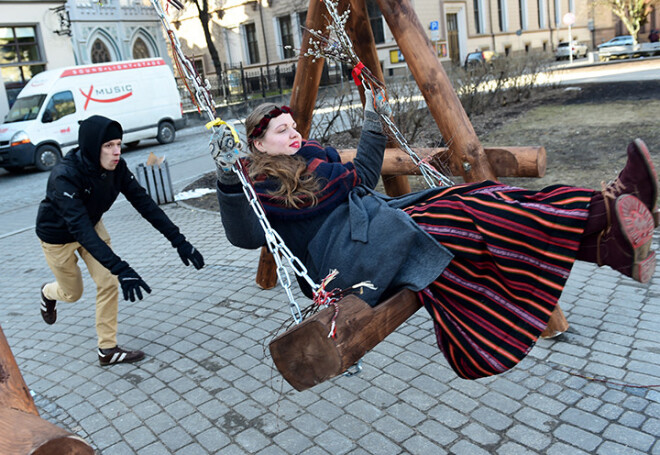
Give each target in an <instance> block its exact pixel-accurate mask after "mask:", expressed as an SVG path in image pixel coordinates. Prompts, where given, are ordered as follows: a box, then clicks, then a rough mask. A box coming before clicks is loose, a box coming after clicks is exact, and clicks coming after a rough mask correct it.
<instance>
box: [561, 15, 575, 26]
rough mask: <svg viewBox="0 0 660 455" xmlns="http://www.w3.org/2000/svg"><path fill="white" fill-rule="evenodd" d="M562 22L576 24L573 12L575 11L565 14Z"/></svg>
mask: <svg viewBox="0 0 660 455" xmlns="http://www.w3.org/2000/svg"><path fill="white" fill-rule="evenodd" d="M562 22H564V25H573V24H575V14H573V13H566V14H564V17H563V18H562Z"/></svg>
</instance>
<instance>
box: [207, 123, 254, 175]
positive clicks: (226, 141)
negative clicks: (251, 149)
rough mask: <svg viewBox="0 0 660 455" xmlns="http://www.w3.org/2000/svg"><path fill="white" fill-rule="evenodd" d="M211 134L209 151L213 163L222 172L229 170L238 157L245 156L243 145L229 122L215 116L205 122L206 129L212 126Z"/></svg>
mask: <svg viewBox="0 0 660 455" xmlns="http://www.w3.org/2000/svg"><path fill="white" fill-rule="evenodd" d="M214 126H215V127H217V128H214V129H213V135H212V136H211V140H210V142H209V151H210V152H211V157H212V158H213V161H215V164H216V165H217V166H218V167H219V168H220V169H222V170H223V171H224V172H231V170H232V166H233V165H234V163H236V161H238V159H239V158H241V157H243V156H245V153H244V147H243V144H242V143H241V140H240V138H239V137H238V133H236V130H235V129H234V127H233V126H231V125H230V124H229V123H227V122H225V121H223V120H221V119H219V118H217V119H215V120H213V121H212V122H209V123H207V124H206V128H207V129H211V128H212V127H214Z"/></svg>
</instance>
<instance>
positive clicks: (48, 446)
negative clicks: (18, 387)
mask: <svg viewBox="0 0 660 455" xmlns="http://www.w3.org/2000/svg"><path fill="white" fill-rule="evenodd" d="M0 429H1V431H0V453H2V454H16V455H18V454H25V455H28V454H30V455H94V449H92V447H90V446H89V444H87V443H86V442H85V440H84V439H82V438H80V437H78V436H76V435H74V434H72V433H69V432H68V431H66V430H64V429H62V428H60V427H58V426H56V425H53V424H52V423H50V422H48V421H46V420H44V419H42V418H40V417H38V416H37V415H34V414H32V413H29V412H24V411H20V410H17V409H9V408H4V407H0Z"/></svg>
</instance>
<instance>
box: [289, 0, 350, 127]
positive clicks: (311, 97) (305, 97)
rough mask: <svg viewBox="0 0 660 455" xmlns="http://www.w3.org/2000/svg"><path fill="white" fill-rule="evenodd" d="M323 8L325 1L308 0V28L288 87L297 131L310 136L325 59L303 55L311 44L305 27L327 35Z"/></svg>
mask: <svg viewBox="0 0 660 455" xmlns="http://www.w3.org/2000/svg"><path fill="white" fill-rule="evenodd" d="M339 4H340V5H343V6H344V8H345V6H346V4H347V0H340V2H339ZM324 12H325V5H324V4H323V2H320V1H318V0H310V2H309V8H308V9H307V19H306V21H305V27H306V29H307V30H303V37H302V44H301V46H300V57H298V65H297V67H296V75H295V77H294V79H293V87H292V89H291V100H290V101H289V104H290V107H291V109H292V110H293V114H294V117H295V119H296V123H297V125H298V132H299V133H300V134H301V135H302V137H304V138H307V137H308V136H309V132H310V130H311V127H312V117H313V114H314V106H315V105H316V96H317V95H318V90H319V84H320V82H321V74H322V73H323V64H324V62H325V59H323V58H317V59H316V61H312V60H314V59H312V58H311V57H305V53H306V52H307V50H308V49H309V47H310V46H309V39H310V38H311V34H310V33H309V31H308V30H320V31H321V32H322V33H323V34H325V35H327V33H328V32H327V31H326V25H327V24H328V22H327V19H328V18H327V14H323V13H324Z"/></svg>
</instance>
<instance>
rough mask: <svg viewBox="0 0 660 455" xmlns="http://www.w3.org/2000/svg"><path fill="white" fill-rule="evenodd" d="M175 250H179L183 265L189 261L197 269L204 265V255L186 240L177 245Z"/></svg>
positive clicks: (188, 263)
mask: <svg viewBox="0 0 660 455" xmlns="http://www.w3.org/2000/svg"><path fill="white" fill-rule="evenodd" d="M176 250H177V251H178V252H179V256H180V257H181V261H183V263H184V264H185V265H190V263H192V265H194V266H195V268H196V269H197V270H199V269H201V268H202V267H204V257H203V256H202V253H200V252H199V251H197V249H196V248H195V247H194V246H192V245H191V244H190V242H188V241H187V240H184V242H183V243H182V244H180V245H179V246H177V247H176ZM188 261H190V262H188Z"/></svg>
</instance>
